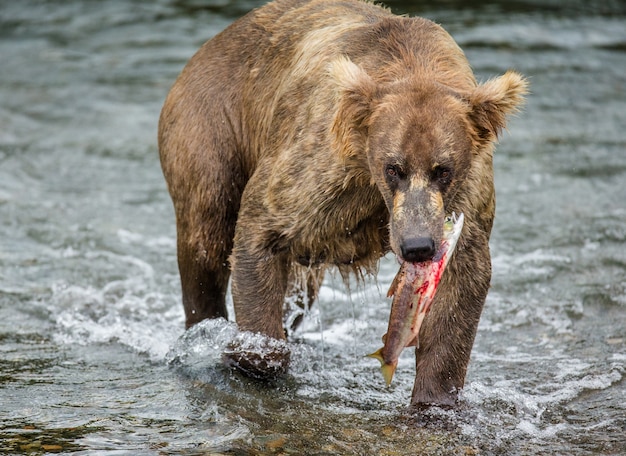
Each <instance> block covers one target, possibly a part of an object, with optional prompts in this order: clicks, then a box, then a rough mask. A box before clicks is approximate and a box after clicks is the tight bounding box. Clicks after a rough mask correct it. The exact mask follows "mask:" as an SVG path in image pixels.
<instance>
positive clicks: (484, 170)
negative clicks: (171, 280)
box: [159, 0, 526, 405]
mask: <svg viewBox="0 0 626 456" xmlns="http://www.w3.org/2000/svg"><path fill="white" fill-rule="evenodd" d="M525 91H526V82H525V80H524V79H523V78H522V77H521V76H520V75H519V74H517V73H515V72H512V71H509V72H507V73H506V74H504V75H503V76H501V77H498V78H496V79H492V80H490V81H488V82H486V83H484V84H481V85H479V84H477V82H476V79H475V77H474V75H473V73H472V70H471V68H470V65H469V63H468V61H467V60H466V58H465V56H464V54H463V52H462V51H461V49H460V48H459V46H458V45H457V44H456V43H455V42H454V40H453V39H452V38H451V37H450V36H449V35H448V33H446V32H445V31H444V30H443V29H442V28H441V27H440V26H438V25H436V24H435V23H433V22H431V21H429V20H426V19H422V18H418V17H414V18H409V17H400V16H396V15H393V14H392V13H390V12H389V11H388V10H387V9H385V8H383V7H380V6H377V5H374V4H372V3H369V2H365V1H359V0H277V1H275V2H272V3H269V4H267V5H265V6H263V7H261V8H259V9H257V10H254V11H252V12H250V13H249V14H247V15H246V16H244V17H243V18H241V19H239V20H237V21H236V22H234V23H233V24H232V25H230V26H229V27H228V28H227V29H226V30H224V31H223V32H222V33H220V34H218V35H217V36H215V37H214V38H213V39H211V40H209V41H208V42H206V43H205V44H204V45H203V46H202V47H201V48H200V50H199V51H198V52H197V53H196V54H195V55H194V56H193V58H192V59H191V60H190V61H189V63H188V64H187V66H186V67H185V68H184V70H183V71H182V73H181V75H180V76H179V77H178V79H177V81H176V83H175V84H174V86H173V87H172V89H171V91H170V93H169V95H168V97H167V99H166V101H165V105H164V107H163V110H162V113H161V118H160V122H159V149H160V157H161V164H162V167H163V172H164V175H165V178H166V180H167V184H168V188H169V192H170V194H171V197H172V200H173V202H174V207H175V212H176V226H177V248H178V265H179V270H180V277H181V282H182V293H183V305H184V308H185V314H186V324H187V327H189V326H191V325H193V324H195V323H197V322H199V321H201V320H203V319H205V318H214V317H226V313H227V311H226V306H225V295H226V291H227V286H228V280H229V277H231V275H232V277H231V279H232V297H233V302H234V308H235V313H236V320H237V323H238V325H239V328H240V329H241V330H247V331H252V332H257V333H262V334H265V335H267V336H270V337H272V338H275V339H284V338H285V330H284V328H283V315H282V313H283V303H284V300H285V297H286V296H288V295H291V294H296V295H298V296H300V297H304V298H303V299H305V298H306V299H309V300H312V299H314V298H315V296H316V293H317V290H318V287H319V286H320V283H321V281H322V278H323V274H324V269H325V268H326V267H328V266H336V267H338V268H339V270H340V271H341V272H342V273H349V272H357V273H359V274H362V273H371V272H375V271H376V268H377V264H378V261H379V259H380V258H381V256H383V255H385V253H387V252H388V251H389V250H391V251H393V253H395V254H396V255H397V256H398V258H399V259H400V260H401V261H410V262H422V261H427V260H429V259H431V258H432V257H433V255H434V253H435V250H436V247H435V246H437V245H439V243H440V242H441V238H442V227H443V221H444V218H445V217H446V216H447V215H449V214H451V213H452V212H456V213H457V214H460V213H463V214H464V215H465V225H464V228H463V232H462V235H461V238H460V240H459V242H458V245H457V249H456V252H455V254H454V256H453V258H452V260H451V262H450V264H449V266H448V269H447V272H446V274H445V275H444V278H443V280H442V282H441V284H440V287H439V291H438V293H437V295H436V298H435V300H434V302H433V304H432V307H431V310H430V313H429V314H428V317H427V318H426V319H425V321H424V324H423V326H422V329H421V332H420V344H419V347H418V348H417V349H416V360H417V361H416V368H417V370H416V378H415V385H414V389H413V394H412V404H415V405H421V404H441V405H452V404H454V403H455V402H456V401H457V392H458V391H459V389H460V388H461V387H462V386H463V383H464V379H465V373H466V369H467V364H468V361H469V357H470V351H471V349H472V345H473V341H474V336H475V332H476V327H477V325H478V320H479V317H480V314H481V310H482V307H483V303H484V301H485V297H486V294H487V289H488V288H489V282H490V277H491V262H490V254H489V245H488V241H489V235H490V232H491V227H492V222H493V217H494V209H495V195H494V185H493V170H492V154H493V147H494V146H493V145H494V142H495V140H496V139H497V136H498V133H499V132H500V131H501V129H502V128H503V127H504V126H505V121H506V116H507V115H508V114H510V113H512V112H514V111H515V110H516V109H517V107H518V106H519V105H520V104H521V102H522V101H523V95H524V93H525ZM379 336H380V335H376V336H375V335H372V337H373V338H374V337H375V338H376V339H377V340H378V337H379ZM241 360H245V353H244V354H243V355H242V356H241V358H240V361H241ZM287 360H288V356H285V358H284V362H283V363H282V364H281V366H282V367H285V366H284V365H286V363H287ZM242 366H243V364H242ZM265 367H267V366H264V367H260V368H259V370H260V371H262V370H263V369H264V368H265ZM282 367H281V368H282ZM248 368H249V366H248ZM244 369H245V368H244ZM252 369H253V370H254V367H253V368H252ZM279 370H280V369H279ZM258 373H259V374H262V373H263V372H258Z"/></svg>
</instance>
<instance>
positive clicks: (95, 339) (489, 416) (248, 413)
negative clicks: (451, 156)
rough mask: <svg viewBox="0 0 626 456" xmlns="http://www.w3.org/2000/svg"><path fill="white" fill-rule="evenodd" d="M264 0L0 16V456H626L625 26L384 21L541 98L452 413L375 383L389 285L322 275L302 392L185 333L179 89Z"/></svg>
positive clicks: (589, 15) (309, 326) (408, 359)
mask: <svg viewBox="0 0 626 456" xmlns="http://www.w3.org/2000/svg"><path fill="white" fill-rule="evenodd" d="M259 4H260V2H257V1H251V0H250V1H242V2H234V1H229V0H207V1H200V0H169V1H168V0H157V1H154V2H142V1H139V0H137V1H121V0H117V1H108V2H97V1H66V0H54V1H43V0H20V1H19V2H3V4H2V6H1V7H0V56H1V57H2V59H1V62H0V417H1V419H0V453H1V454H20V453H24V454H25V453H29V454H45V453H70V452H75V453H77V454H116V455H117V454H132V455H157V454H187V455H193V454H241V455H244V454H362V455H377V454H388V455H394V454H403V455H404V454H426V455H430V454H455V455H476V454H484V455H500V454H512V455H517V454H519V455H534V454H562V455H591V454H608V455H618V454H625V453H626V433H625V427H626V388H625V380H624V378H625V376H626V324H625V323H626V5H625V4H624V2H621V1H617V0H615V1H612V2H611V1H610V0H606V1H599V0H598V1H582V0H579V1H570V2H559V1H557V0H547V1H544V0H542V1H539V0H517V1H514V2H508V1H504V0H502V1H496V0H491V1H482V2H480V1H473V2H468V1H460V0H459V1H454V0H449V1H432V2H427V1H420V2H408V1H406V2H404V3H403V2H400V1H394V2H390V3H389V5H390V6H392V8H393V9H394V11H396V12H402V13H407V12H408V13H410V14H419V15H423V16H425V17H428V18H431V19H433V20H435V21H437V22H439V23H441V24H442V25H443V26H444V27H445V28H446V29H447V30H449V31H450V33H451V34H452V35H453V36H454V37H455V38H456V40H457V41H458V42H459V43H460V44H461V46H462V47H463V48H464V49H465V51H466V53H467V55H468V57H469V59H470V61H471V62H472V64H473V66H474V68H475V71H476V73H477V75H478V76H479V77H480V78H481V79H486V78H488V77H490V76H493V75H495V74H498V73H502V72H503V71H505V70H506V69H507V68H516V69H518V70H519V71H521V72H522V73H524V74H526V75H527V76H528V77H529V78H530V81H531V87H532V94H531V95H530V97H529V100H528V104H527V106H526V109H525V111H524V113H523V114H521V115H520V116H518V117H517V118H515V119H514V120H513V121H512V122H511V123H510V132H508V133H506V134H505V135H504V136H503V138H502V140H501V143H502V144H501V145H500V146H499V149H498V151H497V155H496V158H495V168H496V185H497V191H498V210H497V217H496V223H495V227H494V233H493V237H492V253H493V264H494V276H493V284H492V288H491V291H490V294H489V297H488V299H487V303H486V306H485V310H484V314H483V317H482V320H481V323H480V326H479V332H478V336H477V339H476V344H475V347H474V351H473V355H472V359H471V364H470V367H469V372H468V376H467V383H466V387H465V389H464V391H463V394H462V402H463V406H462V408H461V410H459V411H456V412H449V411H443V410H438V409H434V410H432V411H430V412H428V413H423V414H420V415H412V414H410V413H408V412H407V410H406V406H407V404H408V401H409V397H410V393H411V387H412V377H413V368H414V361H413V354H412V353H411V351H410V350H407V351H405V353H404V354H403V356H402V358H401V360H400V366H399V370H398V373H397V374H396V377H395V379H394V383H393V385H392V386H391V387H390V388H386V387H385V386H384V382H383V380H382V376H381V375H380V373H379V369H378V363H377V361H375V360H371V359H369V358H364V357H363V355H365V354H366V353H370V352H372V351H373V350H375V349H376V348H378V346H379V345H380V336H381V335H382V334H383V333H384V332H385V329H386V323H387V317H388V312H389V301H388V300H387V299H385V297H384V295H385V292H386V289H387V287H388V285H389V283H390V281H391V278H392V277H393V275H394V273H395V271H396V268H397V266H396V264H395V261H394V259H393V258H391V257H389V258H385V259H384V260H383V261H382V263H381V267H380V274H379V276H378V280H377V281H376V280H373V279H368V280H366V281H365V283H363V284H353V285H352V286H351V290H350V292H348V291H347V290H346V288H345V287H344V285H343V283H342V281H341V279H340V278H339V277H332V276H331V277H329V278H328V279H327V281H326V282H325V285H324V287H323V289H322V292H321V299H320V303H319V306H316V307H315V308H314V309H313V310H311V311H310V313H309V315H308V316H307V318H306V321H305V324H304V325H303V327H302V329H301V330H300V331H299V332H298V333H296V334H295V336H294V337H293V338H292V340H291V341H290V343H291V344H292V346H293V347H292V348H293V350H294V352H295V356H294V358H295V362H294V365H293V367H292V369H291V372H290V375H289V376H287V377H286V378H284V379H280V380H278V381H276V382H274V383H270V384H267V383H257V382H254V381H250V380H247V379H245V378H242V377H240V376H238V375H236V374H233V373H232V372H230V371H228V370H227V369H225V368H224V367H222V366H221V364H220V362H219V350H220V348H222V347H224V345H225V344H226V343H228V341H230V340H232V338H233V337H240V336H239V335H237V333H236V329H235V327H234V326H233V324H232V323H229V322H226V321H212V322H206V323H203V324H200V325H198V326H197V327H195V328H194V329H193V330H191V331H189V332H187V333H184V330H183V326H184V319H183V310H182V304H181V298H180V291H179V286H180V285H179V280H178V275H177V268H176V259H175V227H174V215H173V209H172V206H171V202H170V200H169V196H168V194H167V191H166V188H165V184H164V180H163V177H162V175H161V171H160V167H159V162H158V154H157V147H156V124H157V119H158V115H159V111H160V108H161V104H162V102H163V100H164V98H165V95H166V93H167V91H168V90H169V87H170V86H171V84H172V83H173V82H174V79H175V77H176V75H177V74H178V73H179V72H180V70H181V69H182V67H183V66H184V64H185V62H186V61H187V59H189V58H190V57H191V55H192V54H193V53H194V52H195V50H196V49H197V48H198V47H199V46H200V45H201V44H202V42H204V41H205V40H206V39H208V38H210V37H211V36H213V35H214V34H216V33H217V32H218V31H220V30H221V29H223V28H224V27H225V26H226V25H228V24H229V23H230V22H231V21H232V20H234V19H235V18H236V17H239V16H241V15H243V14H245V12H247V11H248V10H249V9H251V8H253V7H255V6H258V5H259Z"/></svg>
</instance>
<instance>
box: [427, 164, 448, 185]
mask: <svg viewBox="0 0 626 456" xmlns="http://www.w3.org/2000/svg"><path fill="white" fill-rule="evenodd" d="M432 177H433V180H435V181H436V182H437V183H438V184H439V185H441V186H443V187H446V186H448V185H449V184H450V182H452V169H450V168H448V167H447V166H436V167H435V168H434V169H433V176H432Z"/></svg>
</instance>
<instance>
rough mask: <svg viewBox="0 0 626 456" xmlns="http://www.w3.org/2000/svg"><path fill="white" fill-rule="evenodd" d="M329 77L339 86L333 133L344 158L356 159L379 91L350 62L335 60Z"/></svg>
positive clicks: (363, 143)
mask: <svg viewBox="0 0 626 456" xmlns="http://www.w3.org/2000/svg"><path fill="white" fill-rule="evenodd" d="M328 74H329V76H330V77H331V79H332V80H333V82H334V84H335V85H336V87H337V99H336V100H337V104H336V111H335V113H334V117H333V121H332V126H331V134H332V135H333V143H334V145H335V146H336V147H337V148H338V150H340V151H341V152H342V153H343V154H344V155H345V156H347V157H350V156H355V155H358V154H359V153H361V152H362V148H364V147H365V135H366V133H367V128H368V123H369V117H370V114H371V112H372V103H373V101H374V99H375V98H376V94H377V92H378V88H377V85H376V83H375V82H374V80H373V79H372V78H371V77H370V76H369V75H368V74H367V73H366V72H365V71H364V70H363V69H362V68H361V67H359V66H358V65H356V64H355V63H353V62H352V61H351V60H350V59H348V58H346V57H343V58H340V59H337V60H335V61H333V62H332V63H331V64H330V65H329V68H328Z"/></svg>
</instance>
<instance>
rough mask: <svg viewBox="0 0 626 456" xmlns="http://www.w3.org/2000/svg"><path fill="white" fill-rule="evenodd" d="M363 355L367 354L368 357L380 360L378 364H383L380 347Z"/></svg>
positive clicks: (383, 359)
mask: <svg viewBox="0 0 626 456" xmlns="http://www.w3.org/2000/svg"><path fill="white" fill-rule="evenodd" d="M365 356H367V357H368V358H374V359H377V360H378V361H380V364H382V365H384V364H385V358H383V349H382V348H379V349H378V350H376V351H375V352H374V353H370V354H369V355H365Z"/></svg>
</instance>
